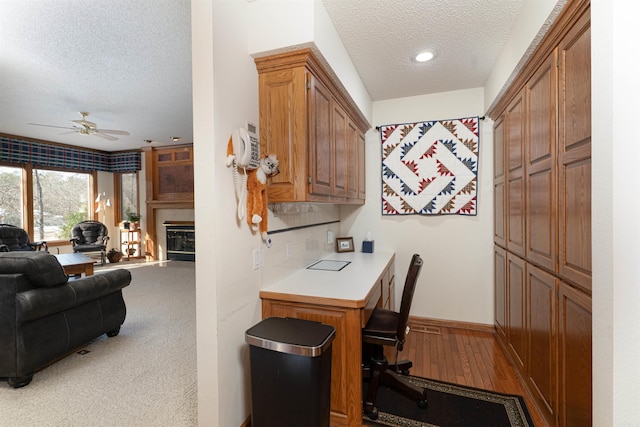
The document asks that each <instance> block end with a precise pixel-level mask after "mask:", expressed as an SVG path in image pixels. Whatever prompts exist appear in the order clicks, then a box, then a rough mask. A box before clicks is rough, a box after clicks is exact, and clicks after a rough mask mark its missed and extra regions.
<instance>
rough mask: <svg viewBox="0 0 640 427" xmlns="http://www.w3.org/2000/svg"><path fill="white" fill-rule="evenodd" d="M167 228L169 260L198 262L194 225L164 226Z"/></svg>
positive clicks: (169, 224)
mask: <svg viewBox="0 0 640 427" xmlns="http://www.w3.org/2000/svg"><path fill="white" fill-rule="evenodd" d="M163 225H164V226H165V227H166V228H167V259H168V260H169V259H174V260H180V261H195V260H196V230H195V225H194V224H183V223H179V224H177V223H171V222H165V223H164V224H163Z"/></svg>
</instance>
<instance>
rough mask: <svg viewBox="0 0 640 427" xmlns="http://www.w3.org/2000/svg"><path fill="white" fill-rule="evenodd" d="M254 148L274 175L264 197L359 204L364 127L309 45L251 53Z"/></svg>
mask: <svg viewBox="0 0 640 427" xmlns="http://www.w3.org/2000/svg"><path fill="white" fill-rule="evenodd" d="M255 62H256V67H257V69H258V80H259V95H260V151H261V153H262V154H276V156H277V157H278V160H279V161H280V174H279V175H276V176H275V177H273V178H271V179H270V180H269V184H268V200H269V202H270V203H278V202H333V203H354V204H362V203H364V195H365V194H364V162H365V159H364V145H363V146H362V147H360V144H361V143H364V133H365V132H366V130H367V129H368V128H369V127H370V125H369V123H368V122H367V120H366V119H365V118H364V116H363V115H362V113H361V112H360V111H359V110H358V109H357V107H356V106H355V104H354V103H353V101H352V100H351V98H350V97H349V96H348V95H346V91H345V90H344V88H343V87H342V86H341V84H340V83H339V82H338V81H337V80H335V79H334V78H333V77H332V75H333V74H332V73H330V72H328V71H327V69H326V68H325V67H324V66H323V65H322V64H321V63H320V61H319V60H318V58H317V57H316V56H315V54H314V53H313V52H312V51H311V50H310V49H301V50H297V51H293V52H286V53H281V54H276V55H271V56H266V57H261V58H256V60H255Z"/></svg>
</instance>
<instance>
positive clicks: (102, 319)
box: [0, 252, 131, 388]
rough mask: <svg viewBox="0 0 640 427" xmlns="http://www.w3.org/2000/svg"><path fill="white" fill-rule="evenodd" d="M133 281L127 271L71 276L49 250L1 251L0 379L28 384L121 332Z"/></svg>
mask: <svg viewBox="0 0 640 427" xmlns="http://www.w3.org/2000/svg"><path fill="white" fill-rule="evenodd" d="M130 282H131V273H130V272H129V271H128V270H125V269H118V270H111V271H107V272H104V273H102V274H97V275H94V276H88V277H83V278H80V279H77V280H74V279H72V280H69V278H68V277H67V276H66V275H65V274H64V270H63V269H62V267H61V266H60V263H59V262H58V260H57V259H56V257H54V256H53V255H51V254H48V253H46V252H4V253H0V378H4V379H6V380H7V381H8V383H9V385H10V386H12V387H15V388H17V387H23V386H25V385H27V384H29V383H30V382H31V380H32V378H33V374H34V372H36V371H37V370H38V369H40V368H43V367H44V366H47V365H48V364H50V363H51V362H53V361H55V360H57V359H59V358H61V357H62V356H64V355H66V354H68V353H70V352H72V351H74V350H76V349H78V348H79V347H80V346H81V345H83V344H85V343H87V342H89V341H91V340H92V339H94V338H97V337H99V336H100V335H102V334H104V333H106V334H107V335H108V336H110V337H112V336H116V335H117V334H118V333H119V331H120V326H121V325H122V324H123V323H124V319H125V316H126V307H125V303H124V299H123V297H122V288H124V287H125V286H128V285H129V283H130Z"/></svg>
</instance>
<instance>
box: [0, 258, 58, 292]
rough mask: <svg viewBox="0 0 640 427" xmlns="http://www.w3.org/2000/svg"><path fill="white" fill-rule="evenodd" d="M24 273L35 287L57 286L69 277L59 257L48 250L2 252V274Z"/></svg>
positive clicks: (0, 270) (0, 269)
mask: <svg viewBox="0 0 640 427" xmlns="http://www.w3.org/2000/svg"><path fill="white" fill-rule="evenodd" d="M14 273H21V274H24V275H25V276H26V277H27V279H29V282H31V284H32V285H33V287H46V286H56V285H60V284H62V283H66V282H67V280H69V278H68V277H67V275H66V274H64V269H63V268H62V266H61V265H60V263H59V262H58V260H57V258H56V257H54V256H53V255H51V254H49V253H47V252H2V253H0V274H14Z"/></svg>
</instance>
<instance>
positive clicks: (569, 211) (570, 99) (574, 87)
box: [558, 13, 591, 293]
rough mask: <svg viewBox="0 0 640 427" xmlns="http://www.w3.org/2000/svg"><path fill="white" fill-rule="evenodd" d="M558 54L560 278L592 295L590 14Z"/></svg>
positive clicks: (584, 16) (567, 38) (571, 34)
mask: <svg viewBox="0 0 640 427" xmlns="http://www.w3.org/2000/svg"><path fill="white" fill-rule="evenodd" d="M558 50H559V63H560V67H559V83H560V96H559V150H558V157H559V158H558V178H559V180H560V182H559V185H558V188H559V197H558V205H559V217H560V218H559V236H558V237H559V238H558V242H559V248H558V250H559V258H560V260H559V261H560V262H559V274H560V275H561V276H562V277H563V278H566V279H567V280H568V281H570V282H573V283H575V284H576V285H578V286H579V287H581V288H582V289H584V290H585V291H587V292H589V293H590V292H591V31H590V27H589V13H585V14H584V15H583V16H582V17H581V18H580V19H579V20H578V22H577V23H576V25H575V26H574V27H573V28H572V29H571V31H570V32H569V33H568V34H567V35H566V36H565V37H564V38H563V39H562V41H561V42H560V45H559V47H558Z"/></svg>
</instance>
